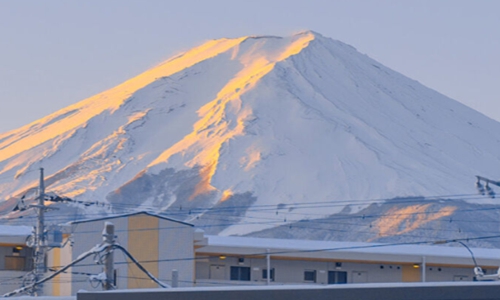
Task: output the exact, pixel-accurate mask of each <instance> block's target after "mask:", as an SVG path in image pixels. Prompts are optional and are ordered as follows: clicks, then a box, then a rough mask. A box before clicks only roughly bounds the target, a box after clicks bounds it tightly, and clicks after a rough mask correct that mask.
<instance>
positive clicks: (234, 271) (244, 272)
mask: <svg viewBox="0 0 500 300" xmlns="http://www.w3.org/2000/svg"><path fill="white" fill-rule="evenodd" d="M231 280H240V281H250V267H231Z"/></svg>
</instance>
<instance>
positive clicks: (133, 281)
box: [128, 215, 159, 289]
mask: <svg viewBox="0 0 500 300" xmlns="http://www.w3.org/2000/svg"><path fill="white" fill-rule="evenodd" d="M158 242H159V238H158V218H156V217H151V216H147V215H136V216H131V217H129V221H128V250H129V251H130V253H131V254H132V256H134V257H135V259H137V260H138V261H139V262H140V263H141V264H142V265H143V266H144V267H145V268H146V270H148V271H149V272H150V273H151V274H153V275H154V276H155V277H158V257H159V255H158V248H159V247H158ZM145 261H151V262H145ZM129 262H130V261H129ZM130 263H131V262H130ZM155 287H158V286H157V284H156V283H154V282H153V281H152V280H151V279H149V277H147V275H146V274H144V273H143V272H142V271H141V270H140V269H139V268H138V267H137V266H135V264H133V263H131V264H130V268H129V270H128V288H131V289H133V288H155Z"/></svg>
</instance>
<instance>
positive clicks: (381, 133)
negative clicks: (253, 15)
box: [0, 31, 500, 234]
mask: <svg viewBox="0 0 500 300" xmlns="http://www.w3.org/2000/svg"><path fill="white" fill-rule="evenodd" d="M499 145H500V123H498V122H495V121H494V120H491V119H489V118H487V117H485V116H483V115H482V114H480V113H478V112H475V111H473V110H472V109H470V108H468V107H466V106H464V105H463V104H460V103H458V102H456V101H454V100H452V99H449V98H448V97H446V96H444V95H441V94H439V93H437V92H435V91H433V90H430V89H428V88H426V87H424V86H423V85H421V84H420V83H418V82H416V81H414V80H411V79H409V78H407V77H405V76H404V75H402V74H399V73H397V72H395V71H393V70H391V69H389V68H387V67H385V66H383V65H382V64H380V63H378V62H376V61H375V60H373V59H371V58H369V57H368V56H366V55H363V54H360V53H359V52H357V50H356V49H355V48H354V47H352V46H349V45H346V44H344V43H342V42H338V41H334V40H331V39H329V38H325V37H323V36H321V35H320V34H318V33H315V32H313V31H305V32H301V33H298V34H296V35H293V36H290V37H284V38H277V37H267V36H261V37H250V36H247V37H241V38H235V39H219V40H213V41H209V42H206V43H204V44H202V45H200V46H198V47H195V48H193V49H192V50H189V51H186V52H184V53H182V54H179V55H177V56H175V57H173V58H171V59H169V60H167V61H165V62H163V63H161V64H159V65H158V66H156V67H154V68H152V69H150V70H148V71H146V72H144V73H142V74H140V75H138V76H137V77H134V78H132V79H130V80H128V81H125V82H124V83H122V84H120V85H118V86H116V87H114V88H112V89H109V90H107V91H105V92H103V93H100V94H97V95H96V96H93V97H90V98H87V99H85V100H83V101H81V102H79V103H76V104H74V105H71V106H69V107H67V108H64V109H62V110H60V111H58V112H55V113H53V114H51V115H49V116H47V117H46V118H42V119H40V120H37V121H35V122H33V123H30V124H28V125H26V126H24V127H22V128H20V129H17V130H13V131H10V132H7V133H4V134H0V198H3V199H9V198H11V197H20V196H21V195H23V194H25V193H26V191H28V190H30V189H31V188H32V187H35V186H36V184H37V177H36V176H35V174H34V172H33V171H35V170H37V169H38V167H40V166H43V167H45V169H46V174H47V182H48V188H49V189H51V190H52V191H53V192H55V193H57V194H61V195H65V196H67V197H71V198H75V199H78V200H85V201H96V200H99V201H103V202H106V201H107V202H109V203H110V204H112V205H113V207H114V209H116V210H120V209H153V210H159V211H169V210H172V209H179V208H181V207H182V208H183V209H184V210H185V209H189V208H191V209H193V210H194V208H196V207H204V208H206V212H198V213H197V214H196V215H191V216H186V218H187V220H188V221H189V220H198V219H199V218H203V217H204V216H205V217H208V216H209V215H210V208H211V207H219V206H227V205H229V204H230V203H239V205H240V206H248V207H251V206H252V205H256V206H259V205H263V204H266V205H271V206H272V205H274V206H276V207H277V211H278V210H280V209H278V207H282V206H285V207H290V206H292V205H293V203H303V202H312V201H316V200H322V201H334V202H335V201H345V200H349V201H352V202H353V203H356V201H358V202H359V203H360V204H359V205H353V206H352V208H351V209H352V213H356V212H357V211H361V210H363V209H365V208H367V207H368V205H369V204H367V203H365V202H364V200H367V199H379V198H387V199H389V198H395V197H411V196H422V197H426V196H435V195H443V196H446V195H456V194H470V193H472V192H474V186H473V180H474V177H473V176H474V175H476V174H482V175H484V176H491V177H494V176H495V175H496V174H497V172H496V170H497V169H498V168H499V167H500V157H499V155H498V154H496V149H498V146H499ZM2 178H4V179H3V180H2ZM5 178H7V179H5ZM31 190H32V189H31ZM356 199H358V200H356ZM359 200H363V201H359ZM361 202H363V204H361ZM341 211H342V206H338V207H331V208H329V209H328V210H325V209H321V208H314V207H313V208H307V209H305V208H303V209H302V210H301V213H300V214H296V215H294V214H292V213H289V214H288V215H287V220H288V221H289V222H292V221H300V220H303V219H307V218H318V219H319V218H327V217H328V216H330V215H333V214H336V213H339V212H341ZM234 214H235V215H236V216H238V218H239V219H238V220H239V221H238V222H244V220H248V219H252V218H253V219H256V220H258V219H259V218H262V212H260V213H259V212H258V211H257V212H256V211H252V209H246V210H245V209H243V210H241V211H238V212H236V211H235V212H234ZM212 217H213V218H214V219H215V216H213V215H212ZM256 223H257V224H253V225H252V226H247V227H246V228H241V227H242V226H239V227H238V226H232V227H231V226H227V228H225V229H224V230H222V231H221V234H245V233H250V232H253V231H259V230H265V229H268V228H271V227H273V226H274V225H272V224H271V225H269V224H265V222H262V224H258V222H256Z"/></svg>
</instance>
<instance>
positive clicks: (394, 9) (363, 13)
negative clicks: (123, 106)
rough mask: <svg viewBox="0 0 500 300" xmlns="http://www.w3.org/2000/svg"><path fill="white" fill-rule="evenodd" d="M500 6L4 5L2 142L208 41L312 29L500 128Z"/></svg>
mask: <svg viewBox="0 0 500 300" xmlns="http://www.w3.org/2000/svg"><path fill="white" fill-rule="evenodd" d="M499 14H500V1H496V0H490V1H487V0H484V1H481V0H470V1H460V0H429V1H427V0H414V1H410V0H393V1H384V0H365V1H362V0H344V1H337V0H325V1H320V0H302V1H297V0H286V1H285V0H284V1H278V0H277V1H273V0H265V1H262V0H252V1H238V0H227V1H223V0H207V1H205V0H199V1H189V0H179V1H168V0H134V1H133V0H85V1H70V0H50V1H49V0H47V1H39V0H33V1H25V0H0V132H4V131H7V130H10V129H14V128H17V127H19V126H22V125H25V124H27V123H29V122H31V121H34V120H36V119H38V118H41V117H43V116H45V115H47V114H49V113H51V112H54V111H56V110H58V109H60V108H63V107H65V106H67V105H70V104H72V103H75V102H78V101H80V100H83V99H84V98H87V97H89V96H92V95H94V94H96V93H98V92H101V91H103V90H105V89H108V88H111V87H113V86H115V85H117V84H119V83H121V82H122V81H124V80H126V79H129V78H131V77H133V76H135V75H137V74H139V73H141V72H142V71H145V70H146V69H148V68H150V67H152V66H154V65H156V64H158V63H159V62H161V61H163V60H165V59H167V58H168V57H170V56H171V55H173V54H175V53H177V52H180V51H183V50H187V49H189V48H191V47H193V46H196V45H198V44H201V43H202V42H204V41H206V40H209V39H215V38H221V37H239V36H243V35H281V36H283V35H289V34H291V33H294V32H297V31H300V30H304V29H311V30H314V31H317V32H319V33H321V34H322V35H324V36H327V37H331V38H333V39H337V40H341V41H343V42H345V43H348V44H350V45H352V46H354V47H356V48H357V49H358V50H359V51H360V52H362V53H365V54H367V55H369V56H370V57H372V58H374V59H376V60H378V61H380V62H381V63H382V64H385V65H386V66H388V67H390V68H392V69H394V70H396V71H399V72H401V73H403V74H404V75H406V76H408V77H411V78H413V79H415V80H418V81H420V82H421V83H423V84H425V85H427V86H428V87H431V88H433V89H435V90H437V91H439V92H441V93H443V94H445V95H447V96H449V97H451V98H453V99H456V100H458V101H461V102H462V103H464V104H466V105H468V106H470V107H473V108H475V109H477V110H479V111H481V112H483V113H484V114H486V115H488V116H490V117H492V118H494V119H496V120H499V121H500V93H499V91H498V87H499V85H500V17H499Z"/></svg>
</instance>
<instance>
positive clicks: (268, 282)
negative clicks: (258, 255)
mask: <svg viewBox="0 0 500 300" xmlns="http://www.w3.org/2000/svg"><path fill="white" fill-rule="evenodd" d="M266 252H267V255H266V263H267V270H266V272H267V274H266V275H267V276H266V277H267V280H266V284H267V285H269V284H270V283H271V254H270V252H271V251H270V250H269V249H266Z"/></svg>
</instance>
